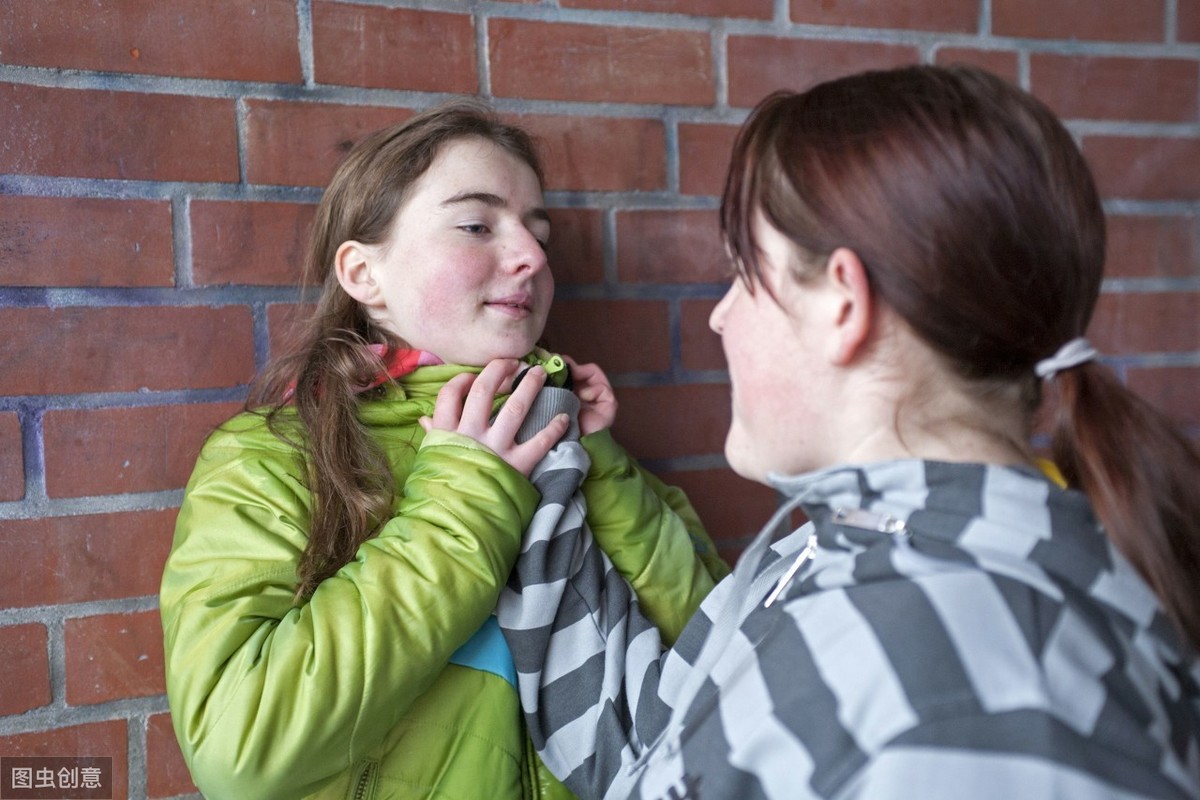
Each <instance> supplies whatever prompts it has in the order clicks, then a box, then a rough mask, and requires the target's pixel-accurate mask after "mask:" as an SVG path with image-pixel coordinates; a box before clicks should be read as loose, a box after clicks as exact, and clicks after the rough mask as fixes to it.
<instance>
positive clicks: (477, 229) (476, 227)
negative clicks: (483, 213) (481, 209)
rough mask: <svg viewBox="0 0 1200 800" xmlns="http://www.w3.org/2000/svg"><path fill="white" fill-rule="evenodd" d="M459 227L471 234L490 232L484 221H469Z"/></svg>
mask: <svg viewBox="0 0 1200 800" xmlns="http://www.w3.org/2000/svg"><path fill="white" fill-rule="evenodd" d="M458 229H459V230H460V231H463V232H465V233H471V234H484V233H487V232H488V227H487V225H484V224H483V223H482V222H468V223H466V224H465V225H459V226H458Z"/></svg>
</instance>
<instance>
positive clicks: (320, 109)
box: [246, 100, 412, 186]
mask: <svg viewBox="0 0 1200 800" xmlns="http://www.w3.org/2000/svg"><path fill="white" fill-rule="evenodd" d="M246 107H247V110H248V114H247V119H246V180H247V181H249V182H250V183H262V184H273V185H283V186H324V185H325V184H327V183H329V179H330V178H331V177H333V171H334V169H336V168H337V165H338V163H339V162H340V161H341V160H342V157H343V156H345V155H346V153H347V152H348V151H349V150H350V148H351V147H353V146H354V143H355V142H357V141H358V140H359V139H362V138H363V137H364V136H367V135H368V134H371V133H373V132H375V131H377V130H379V129H380V128H383V127H386V126H388V125H393V124H395V123H398V122H403V121H404V120H406V119H408V118H409V117H411V116H412V112H411V111H409V110H407V109H399V108H377V107H372V106H338V105H330V104H328V103H293V102H288V101H280V100H250V101H247V103H246Z"/></svg>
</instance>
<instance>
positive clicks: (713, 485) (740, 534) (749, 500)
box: [659, 469, 778, 566]
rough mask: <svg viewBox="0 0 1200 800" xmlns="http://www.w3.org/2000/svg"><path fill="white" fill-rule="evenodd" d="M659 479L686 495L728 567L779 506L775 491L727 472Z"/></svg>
mask: <svg viewBox="0 0 1200 800" xmlns="http://www.w3.org/2000/svg"><path fill="white" fill-rule="evenodd" d="M659 477H661V478H662V479H663V480H664V481H666V482H667V483H668V484H669V485H671V486H678V487H679V488H680V489H683V491H684V492H685V493H686V494H687V496H688V499H689V500H691V501H692V506H693V507H694V508H695V509H696V513H698V514H699V515H700V520H701V521H702V522H703V523H704V528H705V530H707V531H708V535H709V536H711V537H712V539H713V542H714V543H715V544H716V545H717V550H718V551H719V552H720V553H721V556H722V557H723V558H725V560H726V561H727V562H728V563H729V565H730V566H732V565H733V563H734V562H735V561H736V560H737V557H738V555H740V554H741V552H742V550H743V549H744V548H745V547H746V545H748V544H749V543H750V540H751V539H753V538H754V534H756V533H758V531H759V529H760V528H762V526H763V525H765V524H766V522H767V520H768V519H770V518H771V514H773V513H774V512H775V509H776V507H777V506H778V496H777V495H776V494H775V490H774V489H771V488H770V487H768V486H763V485H762V484H761V483H755V482H753V481H748V480H746V479H745V478H742V477H740V476H738V475H737V474H736V473H735V472H733V471H732V470H728V469H710V470H699V471H695V472H663V473H660V475H659Z"/></svg>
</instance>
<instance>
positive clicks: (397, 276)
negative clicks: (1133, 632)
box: [160, 101, 727, 800]
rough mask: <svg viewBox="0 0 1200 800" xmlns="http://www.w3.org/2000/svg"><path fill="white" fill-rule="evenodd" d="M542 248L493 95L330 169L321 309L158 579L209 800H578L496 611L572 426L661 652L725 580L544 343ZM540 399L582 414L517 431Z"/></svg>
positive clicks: (177, 716)
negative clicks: (535, 736) (536, 744)
mask: <svg viewBox="0 0 1200 800" xmlns="http://www.w3.org/2000/svg"><path fill="white" fill-rule="evenodd" d="M549 235H550V219H549V216H548V215H547V213H546V210H545V208H544V204H543V199H542V173H541V168H540V166H539V162H538V158H537V155H536V152H535V150H534V145H533V142H532V140H531V139H530V137H529V136H528V135H527V134H526V133H525V132H524V131H522V130H521V129H519V128H516V127H514V126H512V125H509V124H506V123H503V122H501V121H500V120H499V119H497V118H496V117H495V115H494V114H493V113H492V112H491V111H490V110H489V109H488V108H487V107H486V106H484V105H482V104H480V103H478V102H472V101H456V102H452V103H450V104H447V105H444V106H440V107H437V108H434V109H431V110H429V111H426V112H423V113H420V114H417V115H416V116H414V117H413V118H411V119H410V120H408V121H407V122H405V123H403V124H401V125H397V126H394V127H391V128H387V129H385V130H382V131H379V132H377V133H375V134H373V135H371V136H368V137H367V138H365V139H364V140H363V141H361V142H360V143H359V144H357V145H356V146H355V147H354V148H353V149H352V150H351V151H350V153H349V154H348V155H347V157H346V159H345V160H344V162H343V163H342V164H341V166H340V167H339V168H338V170H337V172H336V173H335V175H334V177H333V179H332V182H331V183H330V185H329V187H328V189H327V191H326V192H325V194H324V196H323V197H322V199H321V203H320V205H319V206H318V208H317V213H316V218H315V220H314V222H313V227H312V237H311V243H310V249H309V255H308V261H307V275H308V278H307V281H306V283H307V284H308V285H316V286H320V287H321V294H320V298H319V300H318V302H317V306H316V310H315V313H314V314H313V316H312V318H311V320H309V321H308V323H307V327H306V328H305V329H304V331H303V332H302V334H301V335H300V336H299V342H298V346H297V348H296V350H295V352H294V354H293V355H291V356H290V357H287V358H284V359H281V360H280V361H278V362H276V363H275V364H273V365H272V366H270V367H269V368H268V370H267V371H266V372H265V373H264V375H263V376H262V378H261V380H260V381H259V382H258V384H257V386H256V387H255V389H254V391H252V393H251V395H250V397H249V399H248V401H247V407H246V410H245V412H244V413H242V414H240V415H238V416H237V417H235V418H234V419H232V420H230V421H229V422H227V423H226V424H225V425H223V426H222V427H221V428H220V429H219V430H218V431H217V432H216V433H214V434H213V435H212V436H211V437H210V438H209V440H208V442H207V443H206V444H205V446H204V449H203V451H202V453H201V455H200V458H199V460H198V462H197V464H196V469H195V471H194V473H193V475H192V478H191V480H190V481H189V483H188V487H187V490H186V492H185V496H184V500H183V504H182V507H181V508H180V511H179V517H178V522H177V525H176V534H175V541H174V545H173V548H172V551H171V554H170V556H169V558H168V560H167V564H166V568H165V572H164V575H163V580H162V590H161V595H160V599H161V603H160V605H161V610H162V618H163V629H164V643H165V648H166V672H167V695H168V699H169V702H170V707H171V718H172V722H173V724H174V726H175V732H176V735H177V737H178V739H179V743H180V747H181V749H182V751H183V755H184V758H185V759H186V761H187V764H188V766H189V768H190V769H191V773H192V777H193V779H194V780H195V782H196V784H197V786H199V788H200V790H201V791H202V792H203V793H204V795H205V796H206V797H208V798H210V800H220V799H222V798H229V799H230V800H245V798H254V799H255V800H266V799H268V798H279V799H280V800H296V799H297V798H302V797H304V798H373V800H386V799H387V798H392V799H395V798H409V797H437V798H445V800H451V799H452V798H459V799H473V798H483V797H486V798H498V799H500V800H537V799H539V798H542V799H546V800H548V799H550V798H569V797H570V796H571V795H570V793H569V792H568V791H567V790H566V789H564V788H563V787H562V785H561V784H560V783H558V782H557V781H556V780H555V779H554V777H553V776H552V775H550V774H549V773H547V772H545V771H544V768H543V767H542V766H541V764H540V763H539V762H538V760H537V757H536V756H535V755H534V752H533V747H532V744H531V743H530V741H529V738H528V736H527V735H526V732H525V728H524V725H523V723H522V720H521V715H520V707H519V704H518V701H517V695H516V687H515V672H514V668H513V662H512V656H511V654H510V652H509V650H508V648H507V646H506V645H505V642H504V639H503V637H502V636H501V634H500V631H499V628H498V627H497V625H496V622H495V619H494V617H493V616H492V612H493V611H494V609H495V607H496V602H497V598H498V596H499V594H500V590H501V588H502V587H503V586H504V584H505V582H506V581H507V580H508V576H509V572H510V571H511V569H512V566H513V564H514V562H515V561H516V557H517V551H518V549H519V546H520V540H521V535H522V532H523V531H524V530H525V528H526V527H527V526H529V524H530V522H531V519H532V518H533V516H534V513H535V510H536V509H537V507H538V502H539V496H538V491H537V489H535V487H534V486H533V484H532V483H531V482H530V480H529V476H530V474H531V471H532V470H533V469H534V467H535V465H536V464H537V463H538V462H539V461H540V460H541V458H542V457H543V456H544V455H545V454H546V453H547V452H548V450H549V449H550V447H551V446H552V445H553V444H554V443H555V442H556V441H557V440H558V439H559V438H560V437H561V436H562V435H563V434H564V432H566V431H567V429H568V425H570V427H571V431H572V436H574V437H575V438H578V440H579V444H580V445H581V446H582V447H583V448H584V449H586V451H587V453H588V456H589V457H590V462H591V469H590V470H589V471H588V472H587V474H586V477H585V479H584V480H583V482H582V487H581V492H582V495H583V497H585V498H586V505H587V509H588V522H589V523H590V525H591V529H592V530H594V531H595V532H596V536H597V538H599V539H601V541H602V543H603V544H604V545H605V546H606V547H609V548H610V549H611V551H612V556H613V559H614V561H615V562H616V563H617V565H618V568H619V570H620V571H621V574H622V575H624V576H625V577H627V578H628V579H629V580H631V581H632V582H633V585H634V586H635V587H636V590H637V592H638V593H639V594H640V595H641V597H642V600H643V602H644V603H645V608H646V610H647V614H648V615H649V616H650V617H651V618H652V619H654V620H655V621H656V623H657V624H660V625H662V635H663V636H664V637H666V638H668V639H672V638H674V636H675V635H677V634H678V633H679V631H680V630H681V628H682V626H683V623H684V622H685V621H686V620H687V619H688V617H689V616H690V615H691V613H692V612H693V611H694V610H695V609H696V607H697V605H698V604H699V601H700V600H701V599H702V598H703V597H704V595H705V594H706V593H707V592H708V591H709V590H710V589H711V588H712V586H713V585H714V583H715V579H716V578H719V577H721V576H723V574H724V572H726V571H727V570H725V569H724V567H723V565H722V564H721V562H720V560H719V559H718V558H717V557H716V556H715V554H714V551H713V549H712V544H711V542H710V541H709V540H708V538H707V536H706V535H705V534H704V531H703V529H702V528H701V526H700V524H699V520H698V519H697V517H696V515H695V513H694V512H693V511H692V509H691V506H690V505H689V504H688V502H687V500H686V498H684V497H683V495H682V493H681V492H679V491H678V490H675V489H669V488H668V487H666V486H664V485H663V484H662V483H661V482H659V481H658V480H657V479H655V478H654V477H653V476H651V475H650V474H649V473H647V472H645V471H644V470H642V469H641V468H640V467H639V466H638V465H637V464H636V463H635V462H634V461H633V460H632V459H631V458H630V457H629V456H628V455H627V454H626V453H625V451H624V450H622V449H621V448H620V447H619V446H618V445H617V444H616V443H615V442H614V441H613V439H612V437H611V435H610V434H609V432H608V428H609V426H610V425H611V423H612V421H613V418H614V415H615V413H616V402H615V399H614V397H613V393H612V388H611V386H610V385H609V384H608V381H607V380H606V379H605V377H604V374H603V372H601V371H600V369H599V368H598V367H596V366H595V365H591V364H588V365H577V364H574V362H571V361H570V360H569V359H567V358H565V357H562V356H558V355H554V354H551V353H548V352H546V351H545V350H542V349H541V348H539V347H537V346H536V343H537V342H538V340H539V339H540V337H541V335H542V329H543V327H544V326H545V323H546V315H547V313H548V311H549V307H550V302H551V299H552V296H553V287H554V283H553V278H552V277H551V274H550V269H549V264H548V263H547V257H546V251H545V247H546V242H547V239H548V237H549ZM518 369H520V370H524V372H523V373H518ZM521 375H523V376H524V377H523V380H521V381H520V383H519V385H516V388H513V386H514V384H515V383H516V380H517V378H519V377H521ZM544 384H545V385H550V384H553V385H555V386H557V387H560V390H561V394H563V395H568V396H569V395H570V392H569V391H567V390H566V389H569V387H571V386H572V385H573V387H574V391H575V394H576V395H577V401H576V406H578V407H579V413H578V416H577V419H576V420H574V421H569V420H568V419H566V418H565V417H555V418H554V419H552V420H550V421H549V424H548V425H547V426H546V427H545V428H544V429H543V430H542V431H541V432H540V433H538V432H535V433H533V434H532V436H530V437H525V436H524V435H521V436H518V433H519V431H521V426H522V422H523V420H524V418H525V416H526V411H527V410H528V409H530V408H531V407H532V406H533V404H534V401H535V398H536V396H537V395H538V392H539V389H540V388H541V387H542V386H543V385H544ZM498 395H499V400H496V399H495V398H496V397H497V396H498ZM439 398H440V399H441V404H440V405H439V407H438V411H437V413H435V411H434V406H435V401H437V400H438V399H439ZM497 409H498V410H497ZM580 434H582V437H581V438H580Z"/></svg>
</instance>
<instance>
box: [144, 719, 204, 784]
mask: <svg viewBox="0 0 1200 800" xmlns="http://www.w3.org/2000/svg"><path fill="white" fill-rule="evenodd" d="M196 791H197V789H196V784H194V783H192V776H191V773H189V772H188V768H187V764H186V763H185V762H184V760H183V753H182V752H180V750H179V741H178V740H177V739H176V738H175V730H174V729H173V728H172V727H171V715H170V714H154V715H153V716H151V717H150V718H149V719H148V720H147V721H146V792H147V795H148V796H149V797H150V798H152V799H157V798H167V797H178V796H179V795H181V794H192V793H194V792H196Z"/></svg>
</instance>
